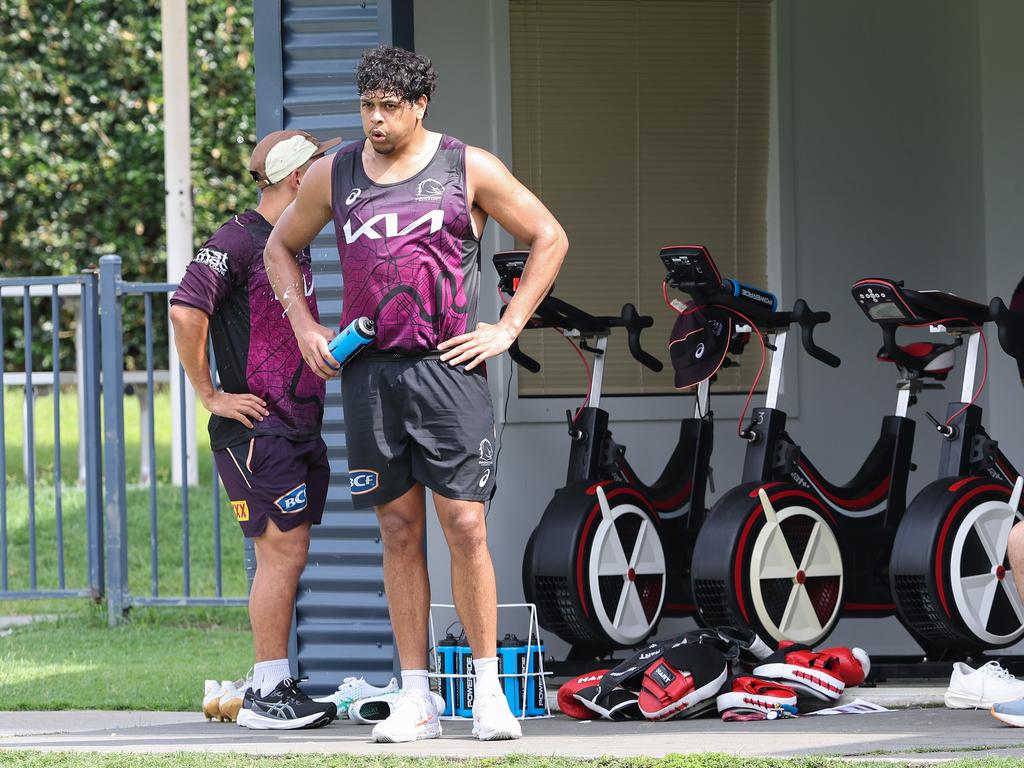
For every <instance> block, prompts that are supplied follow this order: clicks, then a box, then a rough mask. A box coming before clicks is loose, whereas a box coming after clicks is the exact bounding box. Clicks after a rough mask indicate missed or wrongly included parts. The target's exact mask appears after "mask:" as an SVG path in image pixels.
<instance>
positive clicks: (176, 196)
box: [160, 0, 199, 485]
mask: <svg viewBox="0 0 1024 768" xmlns="http://www.w3.org/2000/svg"><path fill="white" fill-rule="evenodd" d="M160 21H161V26H162V37H163V40H162V44H161V53H162V60H163V85H164V180H165V182H164V183H165V185H166V188H165V191H166V204H165V211H166V219H167V281H168V282H172V283H176V282H178V281H179V280H181V277H182V275H184V274H185V267H186V265H187V264H188V262H189V261H190V260H191V258H192V169H191V165H190V155H189V144H190V129H189V80H188V4H187V0H161V3H160ZM168 328H169V329H170V323H168ZM170 379H171V456H172V457H173V458H172V459H171V466H172V470H171V479H172V481H173V483H174V484H175V485H181V479H182V477H181V466H180V462H179V461H178V456H180V455H181V441H182V440H185V441H187V442H186V445H187V454H188V461H187V463H188V483H189V485H195V484H196V483H198V481H199V466H198V462H197V460H196V405H195V403H196V397H195V392H194V391H193V389H192V386H191V385H190V384H189V383H188V382H187V380H186V383H185V389H184V391H181V387H180V384H179V380H178V379H179V377H178V352H177V350H176V349H175V347H174V331H173V329H170ZM182 400H184V401H185V422H186V430H185V434H184V435H182V434H181V425H180V422H181V419H180V417H179V414H180V413H181V410H180V408H181V401H182Z"/></svg>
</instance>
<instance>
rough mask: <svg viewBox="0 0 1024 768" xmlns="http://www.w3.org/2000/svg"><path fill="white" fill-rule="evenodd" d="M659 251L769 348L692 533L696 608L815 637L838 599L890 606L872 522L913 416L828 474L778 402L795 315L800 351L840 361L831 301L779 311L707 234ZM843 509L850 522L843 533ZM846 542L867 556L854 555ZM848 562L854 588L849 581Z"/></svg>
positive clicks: (901, 488) (710, 618)
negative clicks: (720, 260) (843, 475)
mask: <svg viewBox="0 0 1024 768" xmlns="http://www.w3.org/2000/svg"><path fill="white" fill-rule="evenodd" d="M660 255H661V259H662V262H663V263H664V265H665V267H666V270H667V273H668V274H667V277H666V281H667V282H668V284H669V285H671V286H672V287H674V288H676V289H678V290H680V291H682V292H684V293H687V294H689V295H691V296H692V297H693V298H694V300H695V301H696V303H697V304H698V305H701V306H708V305H712V306H719V307H722V308H723V309H725V310H727V311H729V312H732V313H734V314H735V315H736V316H738V317H739V318H740V319H741V320H743V321H745V322H746V323H748V325H749V326H750V327H751V329H752V330H753V331H754V332H756V333H757V334H759V335H760V336H761V338H762V342H763V343H764V344H765V347H766V348H770V349H772V350H773V354H772V359H771V367H770V372H769V379H768V386H767V394H766V399H765V406H764V407H760V408H755V409H754V410H753V412H752V418H751V420H750V424H749V425H748V426H745V427H741V428H740V429H739V430H738V433H739V435H740V437H742V438H743V439H744V440H746V442H747V448H746V452H745V457H744V464H743V475H742V478H743V482H742V484H741V485H739V486H737V487H735V488H733V489H731V490H729V491H728V492H726V493H725V494H724V495H723V496H722V497H721V498H720V499H719V500H718V502H716V503H715V504H714V506H712V508H711V510H710V511H709V512H708V514H707V519H706V520H705V521H704V524H703V525H702V526H701V529H700V532H699V533H698V535H697V541H696V547H695V549H694V554H693V562H692V565H691V577H692V583H693V595H694V598H695V600H696V603H697V609H698V614H699V620H700V621H701V623H703V624H705V625H707V626H715V625H723V624H743V625H746V626H749V627H750V628H751V629H753V630H754V631H755V632H757V633H758V634H759V635H761V636H762V637H764V638H766V639H767V638H769V637H770V638H773V639H774V640H783V639H789V640H795V641H797V642H802V643H807V644H814V643H817V642H819V641H820V640H821V639H823V638H824V637H825V636H826V635H827V634H828V633H829V632H830V631H831V630H832V628H833V627H834V626H835V624H836V622H837V621H838V618H839V614H840V608H841V607H842V606H843V604H844V601H845V602H846V603H847V608H848V609H851V610H859V611H868V612H872V613H874V612H880V611H889V612H891V611H892V610H893V608H894V606H893V605H892V601H891V599H888V584H887V582H886V581H885V580H884V578H883V577H881V576H878V573H877V572H878V569H879V566H880V565H881V564H882V563H883V562H887V561H888V554H889V551H888V548H887V547H885V546H884V543H883V545H882V547H881V549H884V552H880V551H878V550H879V549H880V548H879V546H878V534H879V531H880V530H881V529H882V528H883V527H884V518H885V517H886V516H887V515H889V514H894V513H901V512H902V511H903V510H902V504H903V499H904V495H905V488H906V480H907V473H908V472H909V469H910V446H911V445H912V443H913V430H914V425H913V422H910V421H909V420H907V419H904V418H902V417H901V416H895V417H887V418H886V419H885V420H884V421H883V423H882V431H881V434H880V435H879V438H878V440H877V442H876V444H875V446H874V447H873V448H872V451H871V454H870V455H869V457H868V459H867V461H865V462H864V465H863V466H862V467H861V469H860V471H859V472H858V473H857V474H856V475H855V477H854V478H853V480H851V481H850V482H849V483H847V484H846V485H841V486H840V485H834V484H832V483H830V482H828V481H826V480H825V479H824V477H823V476H822V474H821V473H820V472H819V471H818V470H817V469H816V468H815V467H814V465H813V464H812V463H811V461H810V460H809V459H808V458H807V457H806V456H805V455H804V454H803V452H802V451H801V449H800V447H799V445H798V444H797V443H796V442H794V441H793V439H792V438H791V437H790V436H789V435H788V433H787V432H786V430H785V427H786V414H785V412H783V411H782V410H780V409H779V408H778V407H777V402H778V396H779V389H780V385H781V379H782V363H783V358H784V355H785V349H786V341H787V336H788V332H789V327H790V326H791V325H797V326H799V327H800V331H801V341H802V343H803V346H804V349H805V350H806V351H807V353H808V354H810V355H811V356H812V357H814V358H815V359H817V360H819V361H820V362H823V363H825V364H826V365H829V366H831V367H838V365H839V364H840V361H839V358H838V357H836V356H835V355H834V354H832V353H830V352H828V351H826V350H824V349H822V348H821V347H819V346H818V345H817V344H816V343H815V341H814V330H815V328H816V327H817V326H819V325H821V324H823V323H827V322H828V321H829V320H830V319H831V316H830V315H829V313H828V312H814V311H812V310H811V309H810V307H809V306H808V305H807V303H806V301H804V300H803V299H799V300H797V301H796V303H795V304H794V307H793V310H792V311H791V312H780V311H776V309H775V305H776V301H775V298H774V296H773V295H772V294H771V293H769V292H767V291H763V290H760V289H757V288H751V287H749V286H743V285H742V284H740V283H738V282H736V281H734V280H730V279H728V278H723V277H722V276H721V274H720V273H719V271H718V268H717V267H716V266H715V263H714V261H713V260H712V259H711V255H710V253H709V252H708V250H707V249H706V248H705V247H703V246H674V247H670V248H663V249H662V250H661V254H660ZM765 337H767V341H765ZM846 515H849V516H851V517H850V518H849V519H852V520H854V521H856V523H857V524H856V525H853V526H848V527H843V528H842V535H841V536H840V535H839V533H840V527H841V525H842V524H841V522H840V521H841V520H843V519H844V516H846ZM847 528H849V530H847ZM840 538H842V539H843V545H842V546H841V545H840ZM847 548H849V549H858V550H860V551H862V552H864V553H865V554H866V555H867V556H866V557H862V558H860V559H859V560H858V558H855V557H852V556H850V555H849V554H847V553H846V549H847ZM851 569H855V574H856V576H859V577H860V578H859V579H857V580H858V581H859V582H860V586H861V588H860V589H854V590H850V589H849V586H848V581H849V580H850V578H849V575H850V570H851ZM883 598H885V599H884V600H883Z"/></svg>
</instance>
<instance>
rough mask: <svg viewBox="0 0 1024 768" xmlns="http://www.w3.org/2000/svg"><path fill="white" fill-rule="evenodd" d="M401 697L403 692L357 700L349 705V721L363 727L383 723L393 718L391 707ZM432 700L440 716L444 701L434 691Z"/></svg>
mask: <svg viewBox="0 0 1024 768" xmlns="http://www.w3.org/2000/svg"><path fill="white" fill-rule="evenodd" d="M401 695H402V691H401V690H394V691H389V692H388V693H381V694H378V695H376V696H367V697H365V698H362V699H356V700H355V701H353V702H352V703H351V704H349V705H348V713H347V715H348V719H349V720H351V721H352V722H354V723H361V724H363V725H374V724H375V723H382V722H384V721H385V720H387V719H388V718H389V717H390V716H391V707H392V706H394V703H395V702H396V701H397V700H398V697H399V696H401ZM430 698H431V700H432V701H433V702H434V708H435V709H436V710H437V711H438V714H439V715H440V713H441V712H444V699H442V698H441V697H440V696H438V695H437V694H436V693H434V692H433V691H431V692H430Z"/></svg>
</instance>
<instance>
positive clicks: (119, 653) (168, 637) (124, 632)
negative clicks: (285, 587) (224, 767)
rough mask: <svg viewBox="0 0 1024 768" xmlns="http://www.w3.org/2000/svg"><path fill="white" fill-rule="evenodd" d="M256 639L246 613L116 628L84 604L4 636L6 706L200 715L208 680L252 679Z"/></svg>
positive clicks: (136, 620) (135, 615)
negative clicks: (194, 712) (52, 619)
mask: <svg viewBox="0 0 1024 768" xmlns="http://www.w3.org/2000/svg"><path fill="white" fill-rule="evenodd" d="M251 638H252V636H251V633H250V631H249V620H248V616H247V614H246V611H245V609H244V608H167V607H160V608H137V609H135V610H133V611H132V612H131V615H130V619H129V621H128V622H127V623H126V624H123V625H120V626H117V627H113V628H111V627H109V626H107V623H106V612H105V611H104V610H103V609H102V608H101V607H100V606H84V607H81V606H80V607H78V608H77V609H75V610H73V611H69V612H66V613H64V614H62V615H61V617H60V618H59V619H58V620H57V621H55V622H50V621H46V622H36V623H34V624H31V625H29V626H27V627H20V628H17V629H15V630H14V632H13V633H12V634H11V635H9V636H7V637H4V638H0V706H2V707H3V709H8V710H12V709H143V710H167V711H183V710H193V709H198V708H199V706H200V704H201V703H202V694H203V680H204V679H206V678H216V679H217V680H228V679H231V680H234V679H237V678H240V677H244V676H245V673H246V671H247V670H248V669H249V667H250V666H251V665H252V639H251ZM2 762H3V761H2V760H0V763H2Z"/></svg>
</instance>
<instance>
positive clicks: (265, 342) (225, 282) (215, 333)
mask: <svg viewBox="0 0 1024 768" xmlns="http://www.w3.org/2000/svg"><path fill="white" fill-rule="evenodd" d="M270 230H271V226H270V222H268V221H267V220H266V219H264V218H263V217H262V216H261V215H260V214H258V213H257V212H256V211H246V212H245V213H242V214H239V215H238V216H235V217H234V218H233V219H231V220H230V221H228V222H227V223H226V224H224V225H223V226H222V227H221V228H220V229H218V230H217V232H216V233H215V234H214V235H213V237H211V238H210V239H209V240H207V241H206V242H205V243H204V244H203V247H202V248H200V249H199V251H198V252H197V253H196V256H195V258H194V259H193V260H192V261H191V263H189V265H188V267H187V268H186V269H185V274H184V276H183V277H182V279H181V283H180V284H179V285H178V289H177V290H176V291H175V292H174V295H173V296H171V304H185V305H187V306H190V307H195V308H196V309H199V310H201V311H203V312H205V313H206V314H207V315H209V317H210V338H211V340H212V341H213V350H214V354H215V356H216V358H217V373H218V374H219V376H220V383H221V387H222V388H223V390H224V391H225V392H233V393H237V394H244V393H251V394H253V395H257V396H259V397H261V398H263V400H264V401H265V402H266V404H267V410H268V411H270V415H269V416H267V417H266V418H264V419H263V421H257V422H255V425H254V427H253V428H252V429H247V428H246V427H245V425H244V424H242V423H241V422H240V421H236V420H234V419H228V418H223V417H221V416H217V415H211V416H210V444H211V446H212V448H213V450H215V451H217V450H220V449H222V448H227V447H229V446H233V445H239V444H241V443H244V442H247V441H248V440H249V439H250V438H252V437H256V436H260V435H277V436H279V437H286V438H288V439H289V440H292V441H294V442H303V441H307V440H315V439H316V438H318V437H319V436H320V425H321V423H322V421H323V414H324V381H323V380H322V379H321V378H319V377H318V376H317V375H316V374H315V373H313V371H312V370H311V369H310V367H309V366H308V365H306V363H305V361H303V359H302V353H301V352H300V351H299V344H298V342H297V341H296V340H295V335H294V334H293V333H292V328H291V324H290V323H289V322H288V318H287V317H286V316H285V314H284V308H283V307H282V306H281V303H280V302H279V301H278V300H277V297H275V296H274V289H273V288H271V287H270V281H269V280H268V279H267V270H266V268H265V267H264V266H263V249H264V248H265V247H266V245H267V238H269V237H270ZM298 262H299V270H300V271H301V273H302V282H303V285H304V293H305V296H303V297H300V300H304V301H305V302H306V305H307V306H308V307H309V311H310V312H311V313H312V315H313V319H314V320H318V318H319V314H318V313H317V306H316V296H315V295H314V293H313V272H312V268H311V264H310V256H309V249H308V248H304V249H303V250H302V253H300V254H299V256H298Z"/></svg>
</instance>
